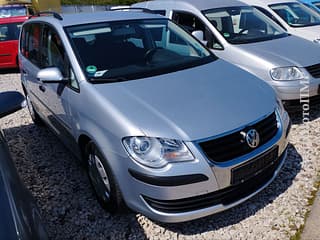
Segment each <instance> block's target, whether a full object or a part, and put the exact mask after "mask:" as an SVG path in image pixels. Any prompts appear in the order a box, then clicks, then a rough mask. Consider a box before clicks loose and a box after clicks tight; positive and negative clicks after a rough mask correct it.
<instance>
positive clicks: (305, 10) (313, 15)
mask: <svg viewBox="0 0 320 240" xmlns="http://www.w3.org/2000/svg"><path fill="white" fill-rule="evenodd" d="M270 8H271V9H272V10H273V11H274V12H275V13H276V14H278V15H279V16H280V17H281V18H282V19H283V20H284V21H285V22H286V23H287V24H288V25H289V26H291V27H308V26H314V25H320V15H319V14H318V13H317V12H315V11H314V10H312V9H310V8H309V7H306V6H305V5H303V4H301V3H297V2H288V3H279V4H273V5H270Z"/></svg>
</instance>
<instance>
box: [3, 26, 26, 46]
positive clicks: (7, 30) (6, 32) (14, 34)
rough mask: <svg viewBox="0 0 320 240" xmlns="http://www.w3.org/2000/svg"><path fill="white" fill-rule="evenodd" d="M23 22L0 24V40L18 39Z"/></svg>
mask: <svg viewBox="0 0 320 240" xmlns="http://www.w3.org/2000/svg"><path fill="white" fill-rule="evenodd" d="M21 26H22V23H8V24H0V42H3V41H10V40H18V38H19V34H20V29H21Z"/></svg>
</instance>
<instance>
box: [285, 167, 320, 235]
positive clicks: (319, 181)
mask: <svg viewBox="0 0 320 240" xmlns="http://www.w3.org/2000/svg"><path fill="white" fill-rule="evenodd" d="M314 187H315V190H313V191H312V192H311V198H309V199H308V206H312V205H313V203H314V201H315V199H316V197H317V192H318V191H319V190H320V173H319V174H318V179H317V181H316V183H315V184H314ZM309 214H310V210H309V211H307V212H306V214H305V215H304V224H303V225H301V227H300V228H299V229H297V231H296V234H295V235H293V236H291V237H290V240H300V239H301V234H302V232H303V230H304V227H305V223H306V221H307V218H308V216H309Z"/></svg>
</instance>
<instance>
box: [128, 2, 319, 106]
mask: <svg viewBox="0 0 320 240" xmlns="http://www.w3.org/2000/svg"><path fill="white" fill-rule="evenodd" d="M133 7H142V8H149V9H151V10H155V11H157V13H162V14H164V15H166V16H167V17H169V18H171V19H172V20H173V21H174V22H176V23H178V24H180V25H181V26H183V27H184V29H186V30H187V31H189V32H190V33H192V34H193V35H194V36H195V37H197V38H199V39H200V40H201V41H202V42H203V43H205V44H206V45H207V47H209V48H210V49H211V50H212V52H213V53H214V54H216V55H217V56H218V57H220V58H222V59H224V60H226V61H228V62H231V63H233V64H236V65H238V66H239V67H241V68H243V69H245V70H247V71H248V72H250V73H252V74H254V75H256V76H257V77H259V78H260V79H263V80H265V81H266V82H267V83H269V84H270V85H271V86H273V88H274V89H275V90H276V91H277V93H278V95H279V97H280V98H281V99H282V100H283V101H284V103H285V106H286V107H288V108H291V107H294V108H296V107H297V106H300V98H301V89H303V88H304V87H305V85H308V90H309V91H308V97H310V98H311V99H312V100H313V99H315V100H317V99H319V98H320V48H319V46H317V45H316V44H314V43H311V42H309V41H306V40H304V39H301V38H298V37H295V36H291V35H289V34H287V33H286V32H285V31H284V30H283V29H282V28H281V27H279V26H278V25H277V24H275V23H274V22H273V21H272V20H271V19H269V18H268V17H266V16H265V15H264V14H262V13H261V12H260V11H258V10H257V9H255V8H253V7H251V6H248V5H246V4H244V3H242V2H239V1H235V0H229V1H224V0H216V1H206V0H198V1H192V0H178V1H173V0H158V1H149V2H142V3H138V4H134V5H133ZM306 82H307V84H305V83H306ZM304 95H306V94H305V93H304Z"/></svg>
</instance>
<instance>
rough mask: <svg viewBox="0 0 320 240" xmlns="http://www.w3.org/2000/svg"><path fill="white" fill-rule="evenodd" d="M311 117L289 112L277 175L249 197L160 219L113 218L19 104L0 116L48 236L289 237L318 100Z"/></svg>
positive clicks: (313, 169)
mask: <svg viewBox="0 0 320 240" xmlns="http://www.w3.org/2000/svg"><path fill="white" fill-rule="evenodd" d="M5 90H19V91H21V87H20V81H19V74H16V73H9V74H8V73H7V74H0V92H1V91H5ZM311 113H312V114H311V115H312V116H311V122H309V123H307V124H301V118H300V115H301V114H298V113H296V114H295V115H293V122H294V124H293V127H292V132H291V136H290V142H291V144H290V147H289V154H288V158H287V160H286V162H285V165H284V167H283V168H282V171H281V173H280V174H279V176H278V177H277V178H276V179H275V181H274V182H273V183H272V184H271V185H270V186H269V187H268V188H266V189H265V190H264V191H262V192H261V193H259V194H258V195H256V196H255V197H254V198H252V199H250V200H249V201H247V202H245V203H243V204H241V205H239V206H237V207H235V208H232V209H230V210H227V211H225V212H222V213H219V214H215V215H212V216H209V217H206V218H203V219H199V220H195V221H191V222H187V223H181V224H160V223H157V222H153V221H151V220H149V219H147V218H146V217H144V216H142V215H139V214H134V213H128V214H124V215H119V216H112V215H110V214H108V213H107V212H105V211H104V210H103V209H102V208H101V207H100V206H99V204H98V203H97V201H96V199H95V196H94V195H93V192H92V190H91V186H90V183H89V180H88V178H87V175H86V173H85V171H84V170H83V169H82V168H81V166H80V164H79V163H78V162H77V160H76V159H75V158H74V157H73V155H72V154H71V153H70V152H69V151H68V150H67V149H66V148H65V147H64V146H63V145H62V144H61V143H60V141H59V140H58V139H57V138H56V137H55V136H54V135H53V134H52V133H51V132H50V131H49V130H48V129H46V128H45V127H37V126H35V125H34V124H33V123H32V121H31V119H30V117H29V114H28V112H27V110H26V109H24V110H22V111H19V112H17V113H15V114H13V115H11V116H8V117H5V118H3V119H1V120H0V125H1V127H2V129H3V130H4V132H5V135H6V137H7V139H8V144H9V147H10V150H11V152H12V156H13V159H14V161H15V163H16V166H17V168H18V171H19V173H20V176H21V177H22V179H23V180H24V182H25V184H26V185H27V187H28V188H29V189H30V191H31V192H32V193H33V195H34V196H35V198H36V200H37V202H38V205H39V206H40V208H41V211H42V215H43V218H44V221H45V222H46V224H47V229H48V232H49V235H50V239H59V240H60V239H61V240H62V239H81V240H84V239H170V240H171V239H210V240H214V239H217V240H218V239H219V240H221V239H222V240H223V239H266V240H272V239H281V240H283V239H290V237H291V236H293V235H295V234H296V232H297V231H298V230H299V228H300V227H301V226H302V225H303V224H304V220H305V219H304V218H305V214H306V213H307V212H308V210H309V208H310V206H309V203H308V199H309V198H310V194H311V192H312V191H313V190H314V187H313V185H314V183H315V181H316V180H317V176H318V175H317V174H318V173H319V171H320V156H319V155H320V105H319V104H318V105H315V106H314V107H313V108H312V111H311Z"/></svg>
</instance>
